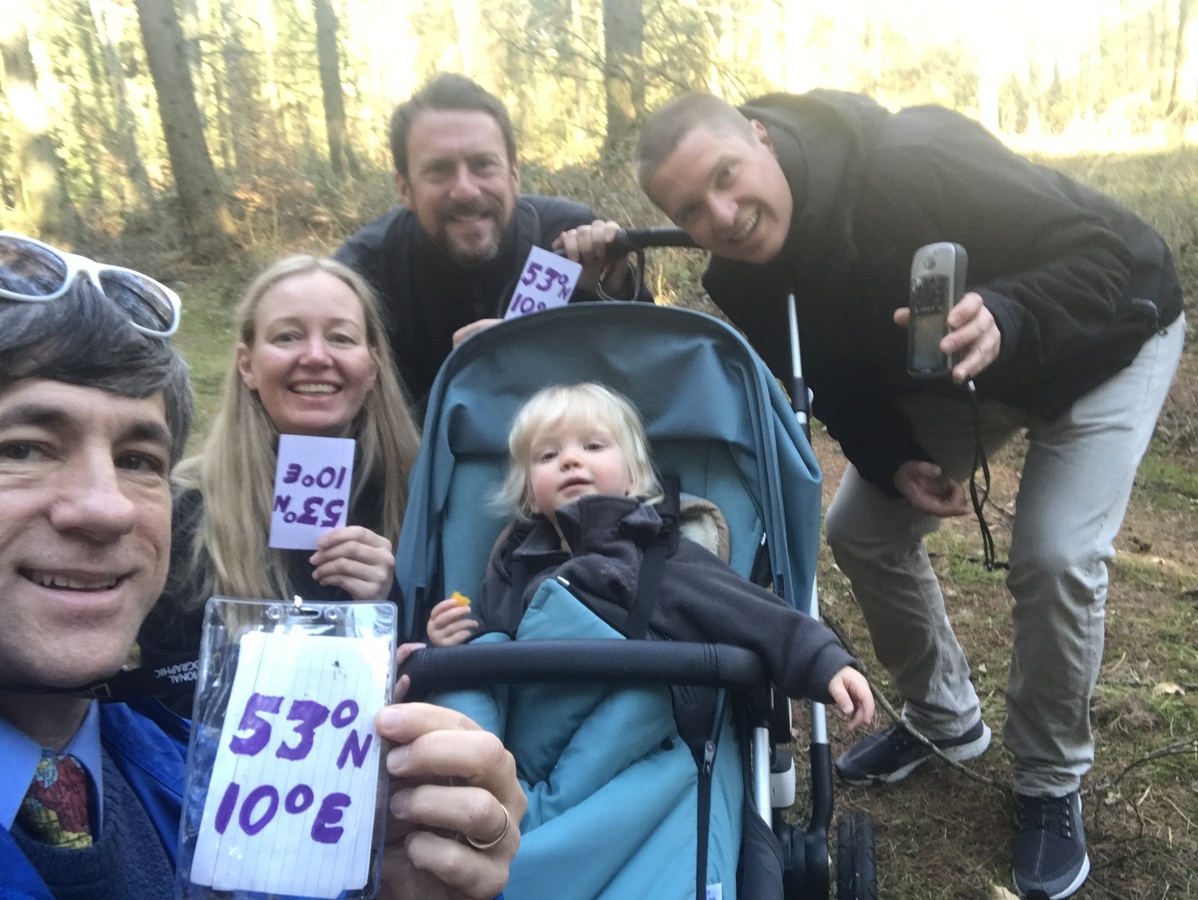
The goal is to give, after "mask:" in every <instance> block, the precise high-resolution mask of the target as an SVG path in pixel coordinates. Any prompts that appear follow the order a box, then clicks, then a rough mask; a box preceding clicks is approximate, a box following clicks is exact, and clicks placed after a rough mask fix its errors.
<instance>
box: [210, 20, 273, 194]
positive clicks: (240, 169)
mask: <svg viewBox="0 0 1198 900" xmlns="http://www.w3.org/2000/svg"><path fill="white" fill-rule="evenodd" d="M220 23H221V44H220V48H221V50H220V52H221V58H222V59H223V61H224V68H225V94H226V96H225V108H226V111H227V114H228V122H227V123H226V126H227V129H228V135H229V141H230V142H231V143H232V145H233V169H234V171H236V172H237V173H239V174H245V173H253V172H256V171H257V170H258V160H259V153H258V141H257V138H256V135H257V131H256V130H255V129H256V128H257V125H258V123H259V122H260V121H261V120H262V119H263V118H264V116H263V115H262V112H261V109H260V104H259V100H258V98H259V93H260V91H259V89H258V88H259V86H258V77H257V74H256V73H255V71H254V69H253V66H252V64H251V56H250V53H249V51H248V50H246V47H245V40H244V37H243V28H242V16H241V14H240V13H239V12H238V9H237V3H236V0H221V5H220Z"/></svg>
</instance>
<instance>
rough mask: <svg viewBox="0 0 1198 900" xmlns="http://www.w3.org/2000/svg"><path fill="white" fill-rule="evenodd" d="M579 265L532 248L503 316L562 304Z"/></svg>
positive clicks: (543, 250) (545, 251) (568, 293)
mask: <svg viewBox="0 0 1198 900" xmlns="http://www.w3.org/2000/svg"><path fill="white" fill-rule="evenodd" d="M581 273H582V266H581V265H579V264H578V263H576V262H574V260H572V259H567V258H566V257H564V256H558V255H557V254H556V253H553V252H551V251H549V250H546V249H545V248H544V247H533V248H532V250H531V251H530V252H529V254H528V261H527V262H525V263H524V271H522V272H521V273H520V280H519V281H517V282H516V291H515V293H514V294H512V302H511V303H510V304H509V305H508V308H507V315H505V316H504V318H505V319H514V318H516V317H517V316H524V315H527V314H528V313H531V312H540V311H541V310H543V309H552V308H553V307H555V306H565V305H566V303H568V302H569V300H570V295H571V294H573V293H574V285H576V284H577V283H578V276H579V275H580V274H581Z"/></svg>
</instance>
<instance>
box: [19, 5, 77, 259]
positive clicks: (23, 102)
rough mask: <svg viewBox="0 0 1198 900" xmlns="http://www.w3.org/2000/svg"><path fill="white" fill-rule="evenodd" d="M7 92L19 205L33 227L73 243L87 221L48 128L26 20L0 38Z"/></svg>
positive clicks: (45, 233) (36, 231) (54, 238)
mask: <svg viewBox="0 0 1198 900" xmlns="http://www.w3.org/2000/svg"><path fill="white" fill-rule="evenodd" d="M0 59H2V60H3V63H4V95H5V99H6V100H7V101H8V108H9V111H10V113H11V116H12V130H11V132H10V134H9V135H8V138H9V141H10V142H11V144H12V148H13V158H14V160H15V162H16V167H17V171H16V187H17V198H16V201H17V202H16V205H17V209H18V210H19V211H20V213H21V216H22V218H23V219H24V221H25V223H26V224H25V225H24V226H23V227H26V228H27V229H28V230H29V231H31V232H34V233H35V234H37V235H40V236H42V237H46V238H48V239H50V240H60V241H62V242H64V243H67V244H73V243H75V242H76V241H78V240H79V238H80V237H81V236H82V234H83V220H82V219H81V218H80V216H79V212H78V210H77V209H76V208H75V204H74V203H73V202H72V200H71V197H70V194H69V193H68V190H67V181H66V170H65V168H64V166H63V162H62V158H61V157H60V156H59V154H58V148H57V146H56V145H55V141H54V138H53V136H52V134H51V132H50V119H51V110H50V109H49V106H48V104H47V103H46V101H45V99H44V98H43V97H42V95H41V94H40V93H39V91H38V87H37V72H36V70H35V69H34V65H33V53H32V52H31V51H30V49H29V32H28V31H27V30H26V23H25V21H24V20H23V19H22V20H21V21H19V22H17V23H15V24H10V27H9V29H8V33H7V34H6V35H5V36H4V37H3V38H0Z"/></svg>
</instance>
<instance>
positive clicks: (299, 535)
mask: <svg viewBox="0 0 1198 900" xmlns="http://www.w3.org/2000/svg"><path fill="white" fill-rule="evenodd" d="M353 472H354V442H353V440H351V439H350V438H328V437H309V436H307V435H300V434H281V435H279V464H278V468H276V469H275V498H274V503H273V504H272V505H271V514H270V542H269V543H270V546H272V547H279V548H281V549H285V550H315V549H316V541H317V539H318V538H319V537H320V536H321V535H322V534H324V533H325V532H326V531H331V530H332V529H334V528H341V527H343V526H344V525H345V522H346V510H347V509H348V506H349V488H350V482H351V481H352V480H353Z"/></svg>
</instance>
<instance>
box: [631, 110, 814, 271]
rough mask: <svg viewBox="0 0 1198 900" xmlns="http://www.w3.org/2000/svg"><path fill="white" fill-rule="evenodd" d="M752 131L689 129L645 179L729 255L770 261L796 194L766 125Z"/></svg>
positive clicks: (718, 251)
mask: <svg viewBox="0 0 1198 900" xmlns="http://www.w3.org/2000/svg"><path fill="white" fill-rule="evenodd" d="M751 125H752V135H751V136H746V135H743V134H739V133H735V132H733V131H730V130H724V129H721V130H712V129H710V128H707V127H705V126H703V125H698V126H696V127H694V128H693V129H691V130H690V131H689V132H688V133H687V134H686V135H685V136H684V137H683V138H682V139H681V140H680V141H679V142H678V145H677V146H676V147H675V148H674V149H673V150H672V151H671V152H670V154H669V155H668V156H667V157H666V158H665V159H664V160H663V161H662V162H661V164H660V165H659V166H658V167H657V170H656V171H655V172H654V173H653V175H652V176H651V177H650V178H649V180H648V182H647V183H646V184H645V192H646V193H647V194H648V195H649V199H650V200H652V201H653V202H654V203H655V204H656V205H657V206H658V207H659V208H660V209H661V210H662V212H664V213H665V214H666V215H667V216H669V217H670V219H671V220H672V221H673V222H674V224H675V225H678V226H679V227H680V228H683V229H685V230H686V232H687V233H688V234H689V235H690V236H691V237H693V238H694V239H695V241H696V242H697V243H698V244H699V245H700V246H701V247H703V248H704V249H706V250H710V251H711V252H712V253H714V254H715V255H716V256H721V257H724V258H725V259H735V260H740V261H742V262H751V263H768V262H770V261H772V260H773V259H774V257H776V256H777V255H778V252H779V251H780V250H781V249H782V245H783V243H784V242H785V241H786V235H787V232H788V231H789V230H790V222H791V216H792V214H793V211H794V201H793V199H792V197H791V192H790V184H789V183H788V182H787V180H786V175H785V174H784V173H783V171H782V167H781V166H780V165H779V164H778V159H777V156H776V155H775V152H774V147H773V144H772V143H771V141H770V139H769V135H768V134H767V133H766V130H765V128H764V127H763V126H762V125H761V123H759V122H752V123H751Z"/></svg>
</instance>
